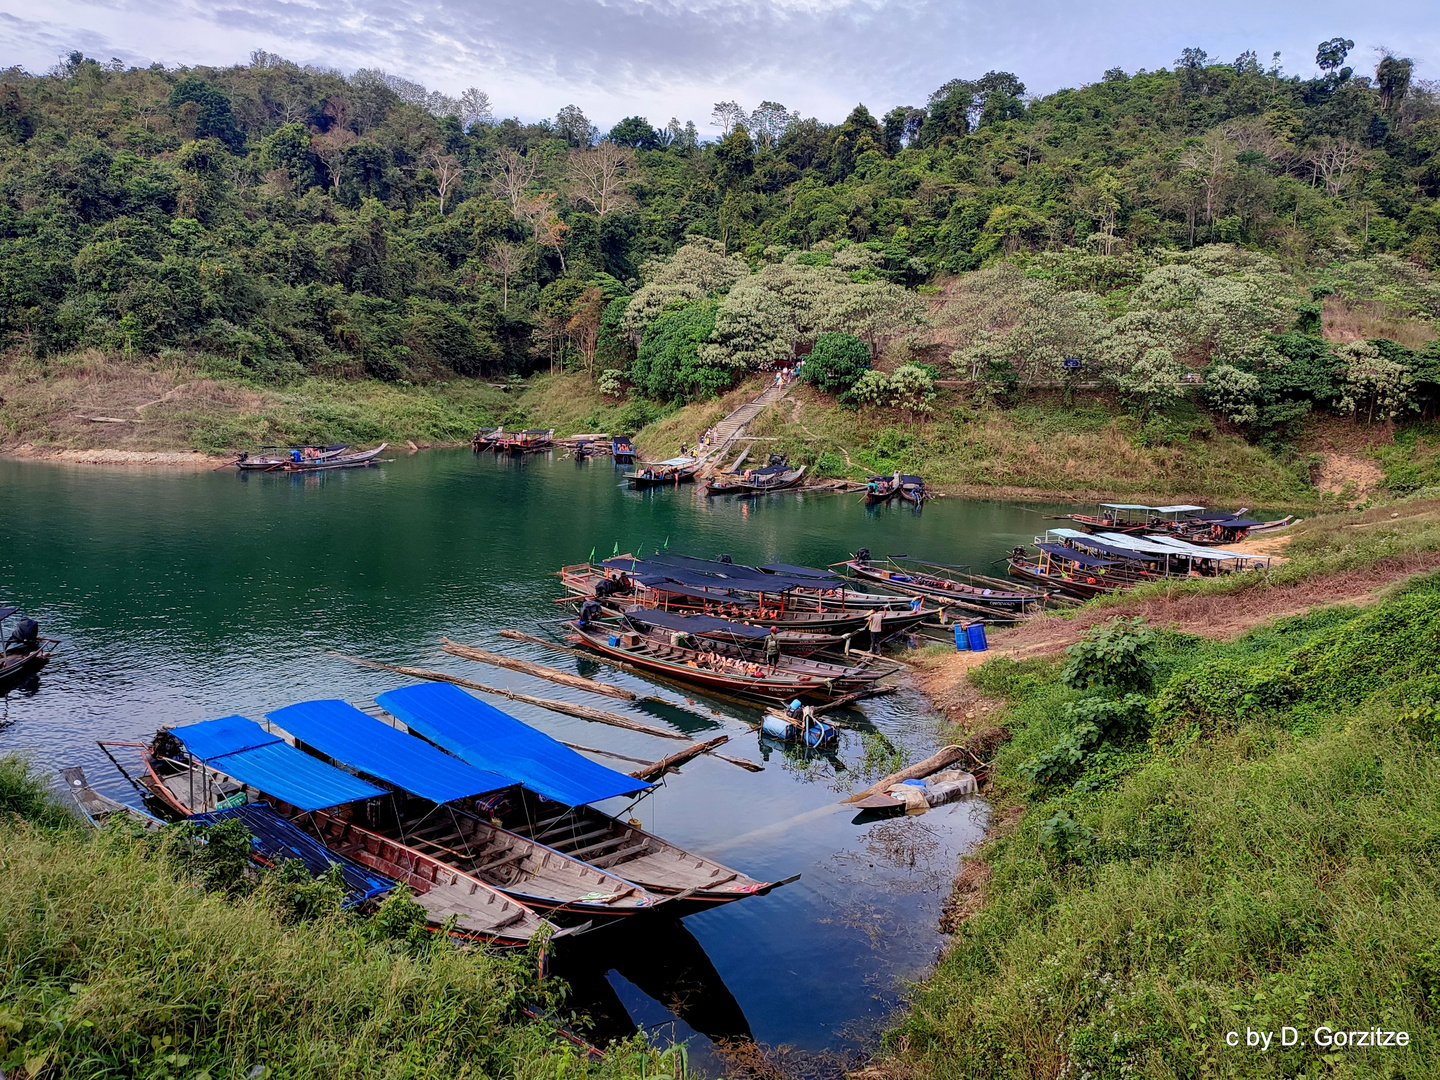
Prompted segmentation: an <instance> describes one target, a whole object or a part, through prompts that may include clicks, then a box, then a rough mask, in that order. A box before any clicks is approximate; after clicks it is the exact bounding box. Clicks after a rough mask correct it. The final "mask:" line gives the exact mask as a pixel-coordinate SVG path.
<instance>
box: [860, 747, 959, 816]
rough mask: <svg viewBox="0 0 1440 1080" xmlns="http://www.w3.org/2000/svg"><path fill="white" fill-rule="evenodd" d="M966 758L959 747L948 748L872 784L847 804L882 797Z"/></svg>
mask: <svg viewBox="0 0 1440 1080" xmlns="http://www.w3.org/2000/svg"><path fill="white" fill-rule="evenodd" d="M964 756H965V750H964V749H962V748H961V747H959V746H946V747H943V748H941V749H940V750H938V751H936V752H935V753H933V754H931V755H930V756H929V757H927V758H926V759H925V760H924V761H917V762H916V763H915V764H914V765H910V766H907V767H906V768H903V769H901V770H900V771H899V772H897V773H891V774H890V775H889V776H887V777H885V779H884V780H881V781H880V782H879V783H878V784H871V785H870V786H869V787H868V788H866V789H865V790H864V791H860V792H856V793H855V794H854V795H851V796H850V797H849V798H848V799H846V800H844V801H845V802H847V803H855V802H860V801H861V800H862V799H866V798H869V797H870V796H871V795H880V794H883V793H885V792H888V791H889V790H890V789H891V788H892V787H894V786H895V785H896V784H899V783H903V782H904V781H906V780H919V779H921V778H923V777H926V776H929V775H930V774H931V773H936V772H939V771H940V770H941V769H943V768H945V767H946V766H947V765H953V764H955V762H957V761H959V760H960V759H961V758H963V757H964Z"/></svg>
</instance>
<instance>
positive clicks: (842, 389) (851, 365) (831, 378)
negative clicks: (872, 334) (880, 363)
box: [801, 334, 870, 395]
mask: <svg viewBox="0 0 1440 1080" xmlns="http://www.w3.org/2000/svg"><path fill="white" fill-rule="evenodd" d="M869 370H870V348H869V346H868V345H866V344H865V343H864V342H863V341H861V340H860V339H859V338H857V337H855V336H854V335H853V334H821V335H820V336H819V337H818V338H816V339H815V348H814V349H813V350H811V353H810V355H809V356H807V357H806V358H805V366H804V367H803V368H802V369H801V371H802V374H803V377H804V379H805V381H806V382H809V383H813V384H815V386H816V387H818V388H819V389H820V390H823V391H824V392H825V393H827V394H836V395H839V394H844V393H846V392H847V391H848V390H849V389H850V388H851V387H853V386H854V385H855V383H856V382H857V381H859V379H860V377H861V376H862V375H864V374H865V373H866V372H867V371H869Z"/></svg>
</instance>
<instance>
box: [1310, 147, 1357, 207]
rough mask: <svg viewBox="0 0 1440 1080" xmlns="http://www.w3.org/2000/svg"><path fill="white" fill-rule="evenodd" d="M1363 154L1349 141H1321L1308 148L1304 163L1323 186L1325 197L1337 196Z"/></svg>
mask: <svg viewBox="0 0 1440 1080" xmlns="http://www.w3.org/2000/svg"><path fill="white" fill-rule="evenodd" d="M1364 156H1365V152H1364V150H1362V149H1361V148H1360V146H1359V145H1357V144H1356V143H1353V142H1351V141H1350V140H1349V139H1321V140H1320V141H1319V142H1317V143H1315V144H1314V145H1313V146H1311V147H1310V149H1309V151H1308V152H1307V153H1306V155H1305V161H1306V162H1307V163H1308V164H1309V165H1310V167H1311V168H1312V169H1313V170H1314V173H1313V175H1314V176H1315V177H1316V178H1317V179H1319V180H1320V181H1321V183H1323V184H1324V185H1325V193H1326V194H1327V195H1339V194H1340V189H1341V188H1343V187H1344V186H1345V180H1346V174H1347V173H1350V174H1353V173H1354V171H1355V169H1356V167H1357V166H1358V165H1359V164H1360V162H1361V160H1362V159H1363V158H1364Z"/></svg>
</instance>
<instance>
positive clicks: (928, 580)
mask: <svg viewBox="0 0 1440 1080" xmlns="http://www.w3.org/2000/svg"><path fill="white" fill-rule="evenodd" d="M892 558H902V556H893V557H892ZM841 565H843V566H844V567H845V568H846V569H848V570H849V571H850V573H852V574H854V575H855V576H856V577H859V578H863V579H865V580H866V581H873V582H876V583H878V584H880V585H884V586H885V587H886V588H889V589H894V590H895V591H896V592H902V593H906V594H907V595H910V596H922V597H925V598H926V599H929V600H934V601H936V602H938V603H941V604H945V603H952V604H957V605H965V606H967V607H968V606H978V607H980V608H989V609H1002V610H1005V611H1010V612H1016V613H1025V612H1028V611H1034V610H1036V609H1038V608H1039V607H1040V606H1041V605H1042V604H1043V603H1044V601H1045V594H1044V593H1043V592H1041V591H1038V590H1036V589H1013V588H1005V587H1004V586H1003V585H1001V584H1000V583H999V582H998V581H993V580H991V579H989V578H985V577H983V576H978V575H973V574H968V573H965V572H963V571H957V570H954V569H949V568H942V567H937V566H932V565H930V564H927V563H921V564H919V565H920V566H921V569H914V568H911V567H908V566H906V567H897V566H895V565H893V563H892V565H890V566H879V565H877V564H876V563H875V562H873V561H872V560H871V559H870V557H869V552H861V553H860V554H858V555H857V556H856V557H855V558H853V559H849V560H847V561H846V562H844V563H842V564H841Z"/></svg>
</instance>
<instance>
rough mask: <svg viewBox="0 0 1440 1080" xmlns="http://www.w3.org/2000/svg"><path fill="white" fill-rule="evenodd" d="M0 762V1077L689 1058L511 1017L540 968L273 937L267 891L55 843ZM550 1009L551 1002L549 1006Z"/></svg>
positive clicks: (528, 996)
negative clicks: (606, 1046)
mask: <svg viewBox="0 0 1440 1080" xmlns="http://www.w3.org/2000/svg"><path fill="white" fill-rule="evenodd" d="M40 794H41V789H40V788H39V786H38V784H37V783H36V782H35V781H34V779H33V778H26V777H25V775H24V772H23V769H21V768H20V766H19V765H18V763H16V762H15V761H14V760H13V759H12V760H7V761H4V762H0V808H3V809H0V867H3V870H0V1069H3V1071H4V1073H5V1075H6V1076H8V1077H27V1078H28V1077H46V1078H59V1077H87V1078H89V1077H122V1076H123V1077H132V1076H134V1077H146V1078H156V1080H159V1078H167V1080H168V1078H171V1077H174V1078H180V1077H185V1078H191V1080H195V1078H202V1077H203V1078H213V1080H220V1078H222V1077H227V1078H228V1077H236V1078H240V1077H258V1076H260V1075H262V1072H261V1070H262V1069H263V1070H265V1071H264V1072H263V1075H268V1076H274V1077H297V1078H299V1077H304V1078H309V1077H314V1078H316V1080H320V1078H327V1080H328V1078H334V1077H346V1078H357V1080H359V1078H368V1077H375V1078H381V1077H384V1078H387V1080H388V1078H395V1077H407V1078H408V1077H436V1078H439V1077H445V1078H451V1077H499V1076H504V1077H516V1078H527V1080H528V1078H537V1080H538V1078H539V1077H542V1076H543V1077H545V1078H547V1080H563V1078H569V1077H590V1076H595V1077H629V1076H637V1077H638V1076H641V1075H644V1076H648V1077H657V1076H672V1075H675V1074H676V1072H677V1071H678V1070H679V1069H680V1068H681V1066H682V1063H683V1054H681V1053H679V1052H669V1053H665V1054H661V1053H658V1052H655V1051H652V1050H649V1049H647V1048H645V1047H643V1046H642V1045H640V1044H635V1045H630V1046H625V1047H622V1048H620V1049H619V1050H618V1051H616V1052H614V1053H612V1054H611V1055H609V1056H608V1057H607V1059H606V1061H605V1062H603V1063H599V1064H595V1063H591V1062H589V1061H587V1060H586V1058H585V1057H584V1055H583V1054H581V1053H580V1052H578V1051H576V1050H575V1049H574V1048H572V1047H570V1046H568V1045H567V1044H564V1043H562V1042H560V1041H559V1040H558V1039H557V1038H556V1037H555V1035H554V1033H553V1031H552V1030H551V1029H550V1028H549V1027H548V1026H546V1025H544V1024H539V1023H534V1022H531V1021H528V1020H526V1019H525V1018H524V1017H523V1016H522V1015H521V1014H520V1012H519V1008H520V1006H521V1005H522V1004H523V1003H525V1002H527V1001H539V1002H542V1003H543V1002H545V1001H546V1000H547V994H548V993H549V991H547V990H546V989H545V988H543V987H541V986H538V985H537V983H536V979H535V976H534V974H533V970H534V968H533V965H534V961H533V958H525V957H520V958H502V957H497V956H494V955H491V954H487V953H485V952H483V951H479V950H474V949H462V948H457V947H454V946H452V945H450V944H449V943H448V942H447V941H445V940H444V939H434V944H433V945H430V946H428V947H420V948H416V947H415V946H414V945H413V943H412V944H407V943H406V942H404V941H387V940H384V939H382V938H381V937H380V936H379V935H377V934H376V933H375V932H373V930H372V929H371V928H370V927H369V926H368V925H367V923H366V921H365V920H363V919H360V918H358V917H352V916H346V915H336V916H334V917H330V918H325V919H320V920H317V921H310V922H301V923H298V924H295V925H285V924H284V922H282V920H281V919H280V918H278V917H277V914H276V912H274V911H273V910H271V909H270V908H269V907H267V906H266V903H265V900H264V891H263V890H262V891H260V892H258V893H256V894H254V895H252V896H251V897H250V898H248V899H245V900H240V901H232V900H227V899H225V898H224V897H222V896H218V895H213V894H210V893H207V892H205V891H204V890H203V889H201V888H200V887H199V886H198V885H197V884H196V883H195V882H193V881H191V880H187V879H186V877H185V876H184V875H183V874H182V873H179V872H178V871H177V867H176V865H175V864H174V863H172V862H171V861H170V860H169V858H167V857H166V856H165V855H164V854H163V852H164V845H159V846H157V845H155V844H152V843H148V842H146V841H145V840H144V839H143V838H136V837H132V836H129V835H127V834H126V833H125V832H123V831H121V830H109V831H107V832H106V833H104V834H95V833H93V832H89V831H86V830H83V829H81V828H80V827H78V826H74V827H65V818H64V816H63V811H57V810H55V809H54V808H53V806H47V805H42V802H43V800H40V801H37V796H38V795H40ZM552 1004H553V1002H552Z"/></svg>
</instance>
